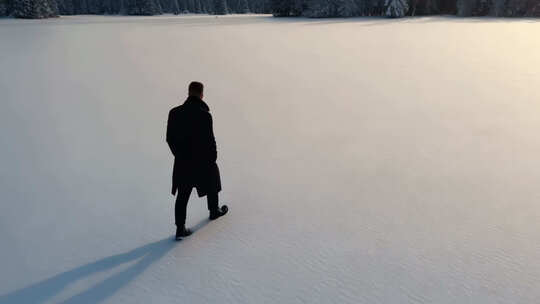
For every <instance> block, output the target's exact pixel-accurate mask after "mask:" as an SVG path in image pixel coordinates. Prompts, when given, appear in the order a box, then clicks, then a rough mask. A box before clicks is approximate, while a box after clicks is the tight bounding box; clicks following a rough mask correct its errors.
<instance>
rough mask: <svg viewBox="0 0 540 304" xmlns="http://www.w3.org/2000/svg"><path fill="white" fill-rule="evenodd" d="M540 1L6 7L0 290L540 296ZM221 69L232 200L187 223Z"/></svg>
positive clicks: (116, 294) (33, 297)
mask: <svg viewBox="0 0 540 304" xmlns="http://www.w3.org/2000/svg"><path fill="white" fill-rule="evenodd" d="M539 37H540V23H538V22H537V21H535V20H528V19H511V20H509V19H504V20H502V19H489V18H477V19H459V18H453V17H435V18H428V17H425V18H407V19H401V20H395V19H392V20H389V19H377V18H352V19H323V20H309V19H301V18H298V19H294V18H292V19H288V18H283V19H282V18H280V19H278V18H272V17H270V16H249V15H248V16H223V17H221V16H220V17H219V18H216V17H214V16H180V17H173V16H163V17H120V16H110V17H103V16H76V17H62V18H59V19H51V20H14V19H2V20H0V41H2V43H0V67H1V69H0V96H1V98H0V100H1V111H0V145H1V147H2V150H1V152H0V153H1V154H0V155H1V157H0V193H1V195H2V198H1V200H0V240H1V250H0V269H1V271H0V303H85V302H87V303H94V302H98V301H103V302H106V303H538V302H539V300H540V289H538V288H537V287H538V284H539V283H540V264H539V263H538V260H539V259H540V207H539V206H538V202H539V199H540V188H539V187H538V181H539V180H540V169H539V168H540V166H539V165H540V158H539V155H540V136H539V135H538V134H539V132H538V130H540V119H539V118H538V110H540V107H539V105H538V101H540V91H539V90H538V89H537V88H538V87H540V74H539V71H540V56H539V55H538V50H539V49H540V38H539ZM190 80H200V81H202V82H204V83H205V85H206V93H205V95H206V96H205V99H206V101H207V102H208V103H209V105H210V107H211V109H212V113H213V116H214V127H215V133H216V137H217V143H218V154H219V155H218V163H219V165H220V169H221V173H222V181H223V187H224V190H223V192H222V193H221V201H222V202H226V203H228V205H229V207H230V212H229V214H227V216H225V217H223V218H221V219H219V220H217V221H215V222H211V223H209V222H208V221H207V220H206V218H207V216H208V214H207V210H205V208H206V206H205V201H204V199H199V198H196V197H195V196H194V195H192V199H191V201H190V204H189V210H188V225H189V226H191V227H194V226H195V230H196V232H195V233H194V235H192V236H191V237H189V238H187V239H184V240H183V241H181V242H178V243H175V242H173V241H172V236H173V232H174V226H173V207H174V205H173V202H174V198H173V197H172V196H171V195H170V193H169V191H170V173H171V167H172V157H171V155H170V152H169V150H168V147H167V145H166V143H165V123H166V118H167V113H168V111H169V109H170V108H172V107H173V106H175V105H177V104H179V103H180V102H182V101H183V98H184V97H185V94H186V86H187V84H188V82H189V81H190Z"/></svg>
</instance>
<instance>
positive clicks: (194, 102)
mask: <svg viewBox="0 0 540 304" xmlns="http://www.w3.org/2000/svg"><path fill="white" fill-rule="evenodd" d="M184 105H186V106H194V107H197V108H200V109H201V110H203V111H206V112H209V111H210V108H209V107H208V105H207V104H206V102H204V101H203V100H202V99H200V98H199V97H196V96H189V97H188V98H187V99H186V101H185V102H184Z"/></svg>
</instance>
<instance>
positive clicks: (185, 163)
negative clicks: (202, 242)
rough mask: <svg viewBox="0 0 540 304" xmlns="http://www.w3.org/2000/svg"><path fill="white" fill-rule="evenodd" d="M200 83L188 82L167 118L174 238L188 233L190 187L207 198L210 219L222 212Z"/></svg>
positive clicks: (211, 135) (209, 120) (209, 118)
mask: <svg viewBox="0 0 540 304" xmlns="http://www.w3.org/2000/svg"><path fill="white" fill-rule="evenodd" d="M203 90H204V86H203V84H202V83H200V82H196V81H194V82H191V83H190V84H189V88H188V91H189V96H188V98H187V99H186V101H185V102H184V103H183V104H182V105H180V106H177V107H175V108H173V109H172V110H171V111H170V112H169V119H168V121H167V143H168V144H169V147H170V148H171V152H172V154H173V155H174V168H173V176H172V191H171V193H172V195H175V194H176V192H178V195H177V196H176V205H175V208H174V216H175V222H176V239H177V240H179V239H180V238H181V237H184V236H188V235H190V234H191V230H189V229H186V226H185V223H186V210H187V203H188V200H189V196H190V195H191V191H192V189H193V187H195V188H196V189H197V194H198V195H199V197H202V196H205V195H206V199H207V201H208V210H209V211H210V220H215V219H217V218H218V217H220V216H222V215H225V214H226V213H227V211H228V208H227V206H226V205H223V206H222V207H221V208H220V207H219V205H218V192H219V191H221V180H220V176H219V168H218V166H217V164H216V160H217V149H216V140H215V138H214V131H213V128H212V115H210V112H209V111H210V109H209V108H208V105H207V104H206V103H205V102H204V101H203V100H202V99H203V96H204V95H203Z"/></svg>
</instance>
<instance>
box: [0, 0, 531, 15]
mask: <svg viewBox="0 0 540 304" xmlns="http://www.w3.org/2000/svg"><path fill="white" fill-rule="evenodd" d="M163 13H171V14H185V13H195V14H198V13H200V14H216V15H223V14H229V13H234V14H242V13H256V14H258V13H263V14H269V13H272V14H273V15H274V16H275V17H293V16H304V17H311V18H325V17H354V16H386V17H394V18H396V17H404V16H418V15H457V16H464V17H465V16H495V17H539V16H540V0H0V16H13V17H17V18H49V17H56V16H59V15H80V14H95V15H117V14H121V15H147V16H150V15H159V14H163Z"/></svg>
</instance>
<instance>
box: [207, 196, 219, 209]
mask: <svg viewBox="0 0 540 304" xmlns="http://www.w3.org/2000/svg"><path fill="white" fill-rule="evenodd" d="M206 201H207V203H208V210H209V211H210V212H212V211H217V210H218V209H219V206H218V201H219V197H218V193H217V192H211V193H208V194H206Z"/></svg>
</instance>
